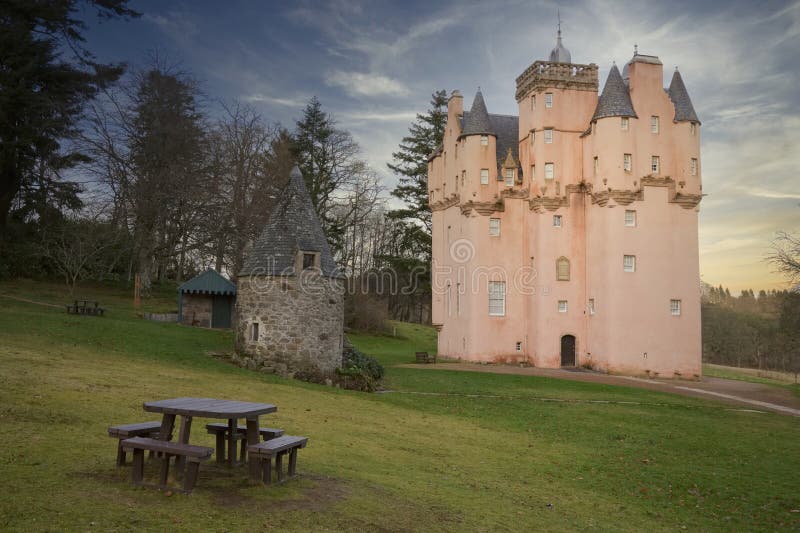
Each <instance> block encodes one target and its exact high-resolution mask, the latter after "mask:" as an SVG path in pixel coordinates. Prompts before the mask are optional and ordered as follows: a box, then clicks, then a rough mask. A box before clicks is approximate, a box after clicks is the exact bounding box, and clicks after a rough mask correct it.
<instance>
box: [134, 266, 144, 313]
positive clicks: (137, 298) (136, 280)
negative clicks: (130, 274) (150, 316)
mask: <svg viewBox="0 0 800 533" xmlns="http://www.w3.org/2000/svg"><path fill="white" fill-rule="evenodd" d="M140 287H141V281H140V280H139V273H138V272H137V273H136V276H135V277H134V278H133V307H134V308H136V309H139V308H140V307H141V306H142V300H141V297H140V295H139V290H140Z"/></svg>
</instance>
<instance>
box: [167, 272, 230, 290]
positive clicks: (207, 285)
mask: <svg viewBox="0 0 800 533" xmlns="http://www.w3.org/2000/svg"><path fill="white" fill-rule="evenodd" d="M178 292H179V293H192V294H230V295H235V294H236V284H235V283H233V282H232V281H230V280H229V279H226V278H224V277H222V275H221V274H220V273H219V272H217V271H216V270H214V269H213V268H209V269H208V270H206V271H205V272H203V273H202V274H199V275H197V276H195V277H193V278H192V279H190V280H189V281H187V282H185V283H183V284H182V285H181V286H180V287H178Z"/></svg>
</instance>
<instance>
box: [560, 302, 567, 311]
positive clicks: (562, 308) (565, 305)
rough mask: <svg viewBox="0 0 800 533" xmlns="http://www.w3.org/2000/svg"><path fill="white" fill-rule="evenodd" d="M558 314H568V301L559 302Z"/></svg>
mask: <svg viewBox="0 0 800 533" xmlns="http://www.w3.org/2000/svg"><path fill="white" fill-rule="evenodd" d="M558 312H559V313H566V312H567V301H566V300H559V301H558Z"/></svg>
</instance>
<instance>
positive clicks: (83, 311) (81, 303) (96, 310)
mask: <svg viewBox="0 0 800 533" xmlns="http://www.w3.org/2000/svg"><path fill="white" fill-rule="evenodd" d="M92 303H93V304H94V307H92V306H91V305H89V300H75V303H74V304H73V305H69V304H67V306H66V307H67V314H73V315H93V316H97V315H99V316H103V313H105V312H106V310H105V308H104V307H100V305H99V304H98V303H97V302H92Z"/></svg>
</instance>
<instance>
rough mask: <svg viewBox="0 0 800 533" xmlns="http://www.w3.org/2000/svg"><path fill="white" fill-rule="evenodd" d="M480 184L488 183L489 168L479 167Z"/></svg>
mask: <svg viewBox="0 0 800 533" xmlns="http://www.w3.org/2000/svg"><path fill="white" fill-rule="evenodd" d="M481 185H489V169H488V168H482V169H481Z"/></svg>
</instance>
